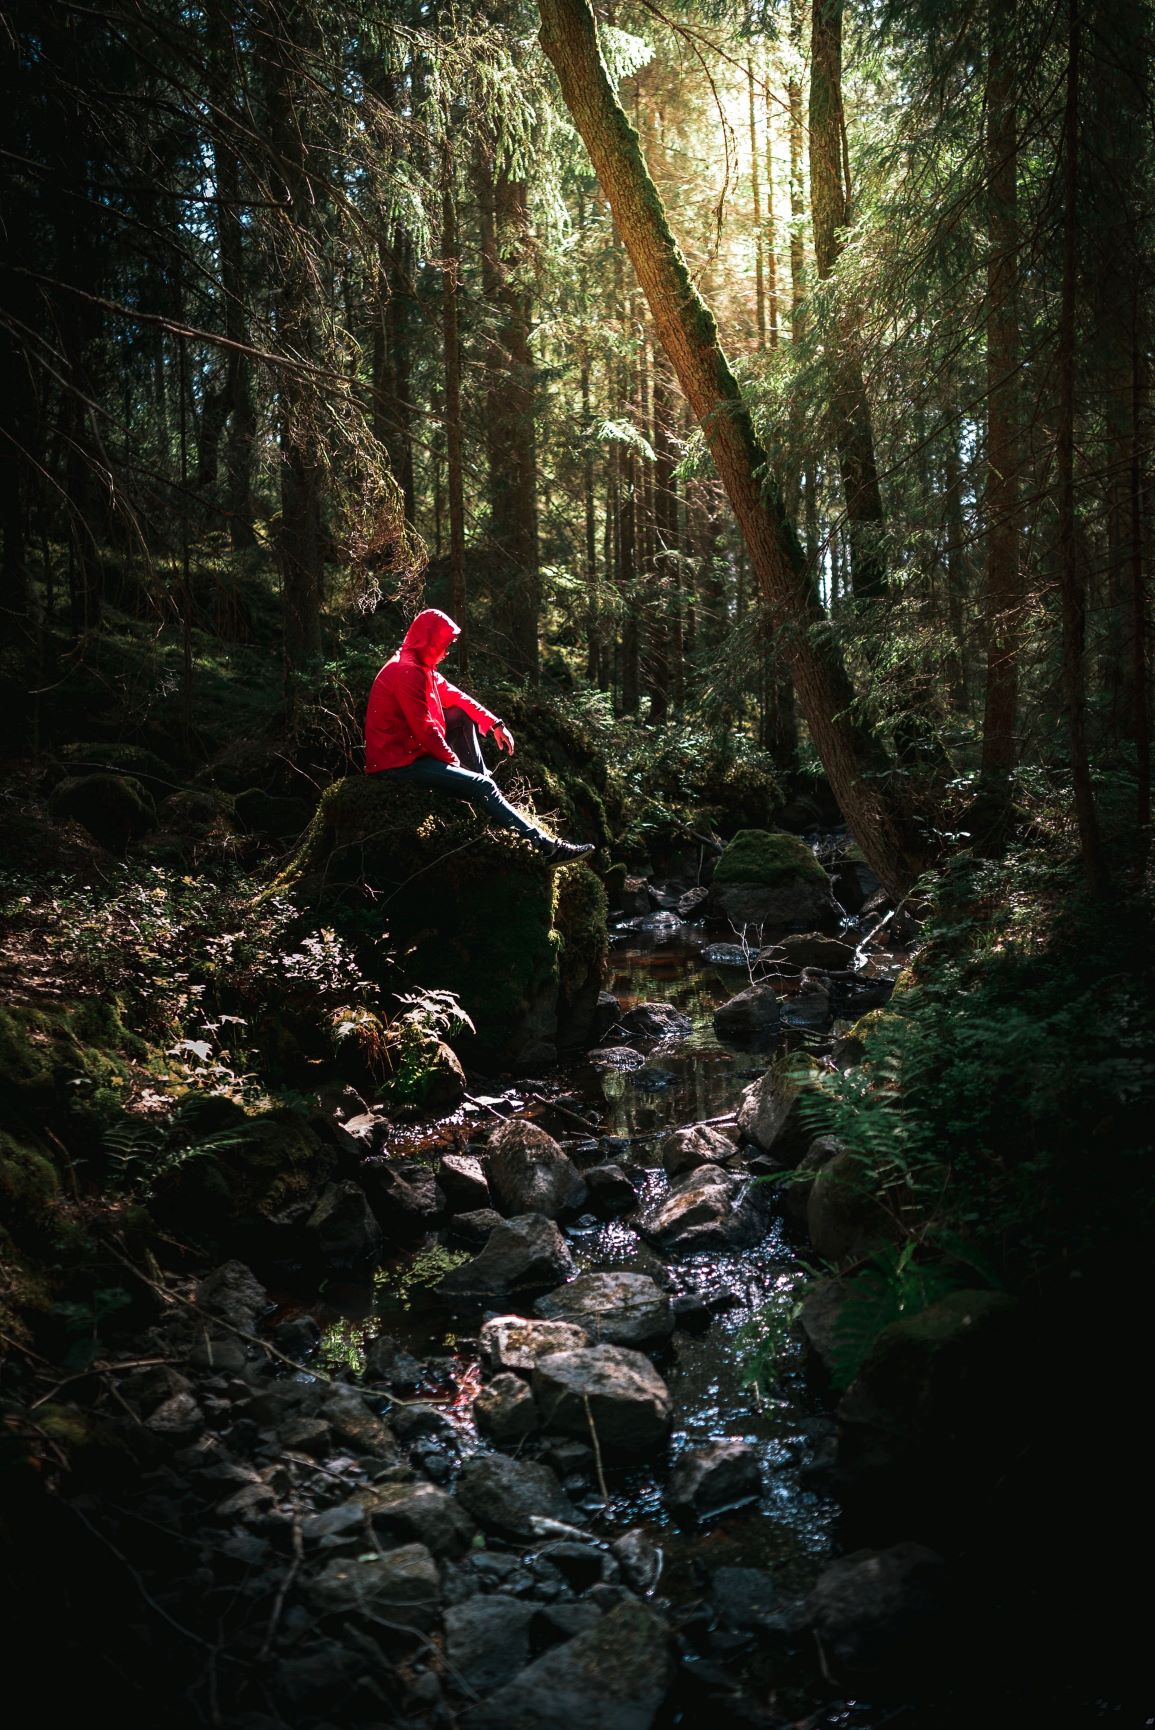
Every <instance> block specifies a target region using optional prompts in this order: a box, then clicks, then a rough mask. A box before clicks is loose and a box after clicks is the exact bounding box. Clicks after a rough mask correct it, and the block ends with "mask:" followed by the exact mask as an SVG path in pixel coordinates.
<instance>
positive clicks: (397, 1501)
mask: <svg viewBox="0 0 1155 1730" xmlns="http://www.w3.org/2000/svg"><path fill="white" fill-rule="evenodd" d="M365 1505H366V1509H367V1511H368V1515H369V1519H370V1522H371V1524H372V1525H373V1527H374V1528H375V1529H376V1530H377V1531H381V1532H386V1533H388V1535H389V1537H390V1538H392V1539H393V1541H394V1542H395V1543H396V1542H400V1543H421V1544H424V1545H425V1547H426V1549H427V1550H429V1551H431V1552H432V1554H433V1555H435V1556H463V1555H464V1554H465V1552H466V1551H467V1550H468V1549H469V1547H470V1545H471V1544H472V1542H473V1538H474V1525H473V1521H472V1520H471V1519H470V1518H469V1516H468V1514H466V1513H465V1511H464V1510H463V1509H462V1508H461V1507H460V1506H459V1505H458V1503H457V1502H456V1501H455V1499H454V1498H453V1497H452V1496H451V1495H449V1494H448V1493H447V1492H446V1491H445V1490H440V1489H438V1487H437V1485H436V1484H430V1483H427V1482H426V1481H425V1480H424V1479H423V1478H419V1479H417V1480H416V1482H414V1483H398V1484H379V1485H377V1486H376V1488H374V1489H372V1490H369V1491H367V1492H366V1503H365Z"/></svg>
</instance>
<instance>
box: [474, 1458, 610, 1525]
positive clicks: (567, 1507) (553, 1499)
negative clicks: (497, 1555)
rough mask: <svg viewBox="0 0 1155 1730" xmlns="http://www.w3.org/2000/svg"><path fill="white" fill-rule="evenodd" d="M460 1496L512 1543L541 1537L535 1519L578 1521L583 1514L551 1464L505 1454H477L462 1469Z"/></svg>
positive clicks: (481, 1522)
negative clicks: (568, 1494)
mask: <svg viewBox="0 0 1155 1730" xmlns="http://www.w3.org/2000/svg"><path fill="white" fill-rule="evenodd" d="M457 1497H458V1500H459V1501H460V1502H461V1504H462V1506H463V1507H464V1508H465V1509H466V1511H467V1512H468V1513H470V1514H471V1515H472V1516H473V1518H474V1519H475V1520H476V1521H477V1523H478V1525H479V1526H481V1527H482V1528H483V1529H484V1530H485V1531H487V1532H491V1533H493V1534H494V1536H496V1537H499V1538H507V1539H509V1540H510V1541H511V1542H513V1543H526V1544H528V1543H532V1542H533V1541H534V1540H536V1539H538V1538H540V1536H541V1532H540V1529H539V1528H538V1527H537V1526H535V1525H534V1521H535V1520H540V1519H545V1520H561V1521H564V1522H565V1524H567V1525H570V1526H572V1525H579V1524H580V1523H581V1516H580V1514H579V1513H578V1511H577V1509H576V1508H575V1507H574V1505H573V1503H572V1502H571V1501H570V1499H569V1497H568V1496H567V1495H566V1493H565V1491H564V1490H563V1489H562V1487H561V1485H560V1484H559V1482H558V1480H557V1478H556V1477H555V1475H554V1474H553V1472H551V1471H550V1469H549V1467H548V1466H542V1465H538V1464H536V1463H535V1462H534V1461H532V1460H514V1459H510V1458H509V1457H508V1456H507V1455H505V1454H475V1455H474V1457H473V1458H472V1459H471V1460H467V1461H466V1462H465V1464H464V1465H463V1466H462V1468H461V1474H460V1477H459V1478H458V1480H457Z"/></svg>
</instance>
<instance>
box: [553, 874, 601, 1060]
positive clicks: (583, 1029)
mask: <svg viewBox="0 0 1155 1730" xmlns="http://www.w3.org/2000/svg"><path fill="white" fill-rule="evenodd" d="M608 917H609V904H608V898H607V896H606V891H605V889H604V888H603V886H602V884H601V883H600V882H599V880H598V878H597V877H596V876H595V875H594V873H593V872H592V871H591V870H590V869H589V867H588V866H586V865H580V864H579V865H576V866H571V867H570V868H569V869H568V870H566V871H563V872H561V874H560V877H559V881H558V885H557V908H556V912H555V915H554V922H555V925H556V927H557V930H558V933H559V935H560V937H561V946H560V951H559V956H558V1041H559V1044H561V1045H563V1046H571V1045H581V1044H582V1043H584V1042H585V1041H586V1040H587V1039H588V1038H589V1036H590V1034H591V1033H592V1031H593V1025H594V1016H595V1012H596V1010H597V1003H598V993H599V991H600V990H601V984H602V975H603V972H604V970H605V960H606V951H607V949H608V947H609V941H608V936H607V928H606V921H607V919H608Z"/></svg>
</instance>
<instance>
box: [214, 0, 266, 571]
mask: <svg viewBox="0 0 1155 1730" xmlns="http://www.w3.org/2000/svg"><path fill="white" fill-rule="evenodd" d="M206 29H207V35H208V45H209V72H210V78H211V87H212V90H213V105H214V109H215V111H216V112H215V117H214V120H213V121H212V122H211V124H210V128H209V136H210V141H211V147H212V153H213V174H214V178H215V180H216V190H217V205H216V223H217V248H218V251H219V253H220V268H221V295H222V302H223V317H224V327H225V335H226V337H228V339H229V341H230V342H232V343H237V344H239V345H241V347H243V346H244V345H246V344H247V343H248V341H249V325H248V306H249V291H248V284H247V282H246V280H245V254H244V225H243V223H242V221H241V165H240V159H239V157H238V154H237V140H238V139H239V137H240V134H241V130H242V124H243V123H242V118H241V115H240V112H239V107H238V101H237V80H236V71H237V67H236V44H235V41H234V38H233V32H232V17H231V14H230V11H229V7H228V5H227V3H226V0H211V4H210V5H209V6H208V8H207V10H206ZM241 347H238V348H231V349H228V350H226V353H225V359H224V372H225V378H224V389H223V396H224V409H225V414H226V417H227V419H226V426H225V489H224V508H225V515H226V518H227V520H228V525H229V540H230V542H231V543H232V546H233V550H234V551H236V552H240V551H242V550H243V549H244V548H246V547H254V546H256V544H257V537H256V530H255V528H254V525H253V516H254V510H253V483H252V474H253V447H254V444H255V441H256V436H257V411H256V405H255V403H254V400H253V368H252V362H251V360H250V359H249V356H248V355H247V354H244V353H242V352H241Z"/></svg>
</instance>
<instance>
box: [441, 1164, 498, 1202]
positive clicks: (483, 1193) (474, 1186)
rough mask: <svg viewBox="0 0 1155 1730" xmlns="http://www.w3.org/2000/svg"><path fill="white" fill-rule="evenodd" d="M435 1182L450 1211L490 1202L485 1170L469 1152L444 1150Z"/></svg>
mask: <svg viewBox="0 0 1155 1730" xmlns="http://www.w3.org/2000/svg"><path fill="white" fill-rule="evenodd" d="M437 1185H438V1188H439V1189H440V1190H441V1193H442V1195H444V1197H445V1205H446V1207H447V1208H448V1209H449V1211H450V1213H472V1212H474V1211H475V1209H477V1208H480V1207H488V1206H489V1201H490V1197H489V1184H488V1182H487V1181H486V1176H485V1172H484V1170H483V1169H482V1164H481V1161H480V1160H479V1159H477V1158H475V1157H474V1155H473V1154H471V1153H446V1154H444V1155H443V1156H442V1158H441V1161H440V1163H439V1164H438V1167H437Z"/></svg>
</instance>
